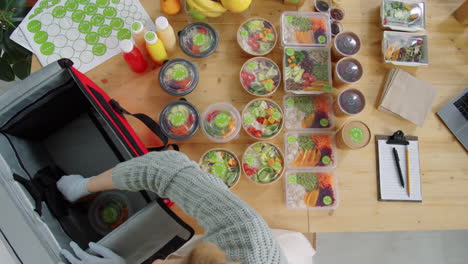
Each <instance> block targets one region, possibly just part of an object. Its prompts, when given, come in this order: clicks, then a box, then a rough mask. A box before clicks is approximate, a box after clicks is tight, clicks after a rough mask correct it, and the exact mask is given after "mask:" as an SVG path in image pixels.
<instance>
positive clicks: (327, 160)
mask: <svg viewBox="0 0 468 264" xmlns="http://www.w3.org/2000/svg"><path fill="white" fill-rule="evenodd" d="M322 163H323V164H325V165H329V164H330V163H331V158H330V157H329V156H323V157H322Z"/></svg>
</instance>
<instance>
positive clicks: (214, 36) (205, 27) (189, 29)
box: [179, 22, 219, 58]
mask: <svg viewBox="0 0 468 264" xmlns="http://www.w3.org/2000/svg"><path fill="white" fill-rule="evenodd" d="M218 41H219V37H218V32H217V31H216V30H215V29H214V28H213V27H212V26H210V25H209V24H207V23H203V22H195V23H192V24H189V25H188V26H186V27H185V28H184V29H182V31H180V32H179V45H180V48H181V49H182V51H183V52H185V54H187V55H189V56H191V57H194V58H205V57H208V56H209V55H211V54H212V53H213V52H215V50H216V49H217V48H218Z"/></svg>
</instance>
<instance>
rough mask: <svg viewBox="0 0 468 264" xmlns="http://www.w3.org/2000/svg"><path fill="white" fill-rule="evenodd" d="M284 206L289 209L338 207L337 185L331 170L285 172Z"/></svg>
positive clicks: (327, 208)
mask: <svg viewBox="0 0 468 264" xmlns="http://www.w3.org/2000/svg"><path fill="white" fill-rule="evenodd" d="M285 183H286V188H285V190H286V206H287V207H288V208H289V209H326V210H333V209H336V208H337V207H338V191H337V190H338V186H337V180H336V176H335V175H334V174H333V173H332V172H310V171H288V172H286V180H285Z"/></svg>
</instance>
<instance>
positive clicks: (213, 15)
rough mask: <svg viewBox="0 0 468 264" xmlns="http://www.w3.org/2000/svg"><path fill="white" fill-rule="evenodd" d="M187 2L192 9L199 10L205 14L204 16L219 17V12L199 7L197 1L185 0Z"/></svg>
mask: <svg viewBox="0 0 468 264" xmlns="http://www.w3.org/2000/svg"><path fill="white" fill-rule="evenodd" d="M187 3H188V4H189V6H191V7H192V8H193V9H194V10H196V11H198V12H200V14H202V15H204V16H206V17H219V16H220V15H222V13H221V12H213V11H210V10H206V9H205V8H203V7H201V6H200V5H199V4H198V3H196V2H195V1H194V0H187Z"/></svg>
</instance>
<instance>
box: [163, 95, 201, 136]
mask: <svg viewBox="0 0 468 264" xmlns="http://www.w3.org/2000/svg"><path fill="white" fill-rule="evenodd" d="M199 119H200V118H199V115H198V110H197V109H196V108H195V106H193V105H192V104H191V103H189V102H187V101H186V100H185V99H181V100H179V101H175V102H172V103H170V104H168V105H167V106H166V107H164V109H163V110H162V112H161V114H160V116H159V122H160V123H161V128H162V130H163V132H164V134H166V136H168V137H169V138H172V139H174V140H187V139H189V138H191V137H192V136H193V135H194V134H195V133H196V132H197V130H198V127H199V122H200V121H199Z"/></svg>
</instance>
